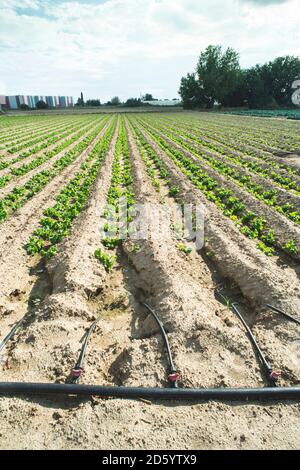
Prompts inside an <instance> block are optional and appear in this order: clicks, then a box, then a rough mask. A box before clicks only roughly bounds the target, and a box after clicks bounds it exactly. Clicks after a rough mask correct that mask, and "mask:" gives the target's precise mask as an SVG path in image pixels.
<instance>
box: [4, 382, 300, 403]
mask: <svg viewBox="0 0 300 470" xmlns="http://www.w3.org/2000/svg"><path fill="white" fill-rule="evenodd" d="M0 394H2V395H11V394H14V395H15V394H24V395H33V394H34V395H43V394H52V395H77V396H100V397H118V398H150V399H157V400H230V401H231V400H239V401H250V400H252V401H253V400H271V401H272V400H273V401H276V400H277V401H281V400H297V401H299V402H300V387H276V388H273V387H266V388H210V389H209V388H194V389H193V388H146V387H145V388H140V387H103V386H101V385H74V384H53V383H25V382H0Z"/></svg>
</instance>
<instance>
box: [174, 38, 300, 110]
mask: <svg viewBox="0 0 300 470" xmlns="http://www.w3.org/2000/svg"><path fill="white" fill-rule="evenodd" d="M299 78H300V59H299V57H294V56H283V57H277V58H276V59H275V60H273V61H270V62H267V63H266V64H263V65H255V66H254V67H251V68H249V69H242V68H241V67H240V63H239V54H238V53H237V52H236V51H235V50H234V49H232V48H230V47H228V48H227V49H226V50H225V51H224V50H223V49H222V47H221V46H213V45H211V46H208V47H207V48H206V49H205V51H203V52H202V53H201V54H200V57H199V60H198V63H197V66H196V69H195V71H194V72H193V73H188V74H187V76H186V77H182V79H181V83H180V89H179V94H180V96H181V99H182V103H183V106H184V108H187V109H193V108H212V107H213V106H214V105H216V104H218V105H220V106H224V107H239V106H247V107H249V108H273V107H274V108H275V107H290V106H292V105H293V103H292V95H293V89H292V86H293V83H294V82H295V80H297V79H299Z"/></svg>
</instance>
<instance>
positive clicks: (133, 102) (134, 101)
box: [75, 93, 155, 108]
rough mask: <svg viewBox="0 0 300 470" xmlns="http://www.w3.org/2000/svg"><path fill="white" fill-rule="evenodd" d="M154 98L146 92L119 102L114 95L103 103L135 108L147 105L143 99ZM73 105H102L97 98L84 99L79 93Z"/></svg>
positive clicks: (151, 99) (149, 99)
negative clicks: (140, 95)
mask: <svg viewBox="0 0 300 470" xmlns="http://www.w3.org/2000/svg"><path fill="white" fill-rule="evenodd" d="M154 100H155V98H153V96H152V95H151V93H146V94H145V95H144V96H142V97H141V98H128V99H127V100H126V101H124V103H122V102H121V100H120V98H119V97H118V96H114V97H113V98H111V99H110V100H109V101H107V103H104V106H124V107H126V108H128V107H129V108H137V107H139V106H145V105H147V104H146V103H144V101H154ZM75 106H81V107H83V106H102V104H101V101H100V100H99V99H93V100H86V101H84V98H83V94H82V93H81V95H80V97H79V98H78V100H77V103H76V104H75Z"/></svg>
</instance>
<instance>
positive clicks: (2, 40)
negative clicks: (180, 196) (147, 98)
mask: <svg viewBox="0 0 300 470" xmlns="http://www.w3.org/2000/svg"><path fill="white" fill-rule="evenodd" d="M271 2H272V3H273V4H271V5H268V6H266V7H265V8H263V9H262V8H261V6H258V5H255V3H263V1H262V0H261V1H260V0H207V1H202V2H199V1H197V0H147V2H146V1H145V0H106V1H104V2H103V1H102V2H101V1H99V2H96V1H92V0H86V3H85V2H84V1H82V2H80V1H72V2H71V1H63V0H52V1H49V0H48V1H47V0H45V1H43V2H41V1H40V0H22V1H18V0H0V61H1V80H2V82H3V83H2V87H4V85H6V91H7V92H8V93H11V94H14V93H24V94H25V93H26V94H27V93H28V94H71V95H74V96H78V95H79V93H80V91H81V89H82V90H83V91H84V92H85V96H86V97H98V96H99V97H100V98H101V99H102V100H107V99H109V98H110V97H111V96H113V95H115V94H119V95H120V97H121V98H123V99H124V98H127V97H129V96H137V95H138V94H139V93H140V92H142V93H143V92H147V91H149V92H152V93H154V94H156V95H157V96H159V97H170V98H173V97H175V96H176V93H177V90H178V87H179V81H180V78H181V76H182V75H184V74H186V73H187V72H188V71H191V70H193V68H194V66H195V64H196V62H197V57H198V55H199V53H200V51H201V50H202V49H203V48H205V47H206V46H207V45H208V44H222V45H224V46H226V47H227V46H232V47H234V48H235V49H237V50H238V51H239V52H240V54H241V64H242V65H243V66H250V65H253V64H255V63H257V62H264V61H266V60H269V59H272V58H274V57H276V56H277V55H283V54H294V55H297V53H298V50H299V48H298V44H299V39H300V34H299V26H298V24H299V17H300V6H299V3H298V0H290V1H285V2H284V1H283V3H282V1H281V2H280V0H279V2H280V3H278V2H277V1H276V0H273V1H272V0H266V2H264V3H271ZM274 2H275V3H274ZM0 86H1V83H0ZM0 93H1V90H0Z"/></svg>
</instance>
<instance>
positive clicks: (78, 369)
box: [68, 318, 100, 384]
mask: <svg viewBox="0 0 300 470" xmlns="http://www.w3.org/2000/svg"><path fill="white" fill-rule="evenodd" d="M99 320H100V318H97V320H95V321H94V322H93V323H92V324H91V326H90V327H89V329H88V330H87V332H86V334H85V335H84V338H83V345H82V348H81V351H80V354H79V357H78V360H77V362H76V365H75V367H74V368H73V369H72V372H71V374H70V378H69V379H68V382H69V383H72V384H76V383H78V381H79V379H80V377H81V374H82V372H83V370H84V368H83V364H84V358H85V354H86V350H87V346H88V342H89V340H90V337H91V335H92V333H93V331H94V330H95V328H96V325H97V323H98V321H99Z"/></svg>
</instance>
